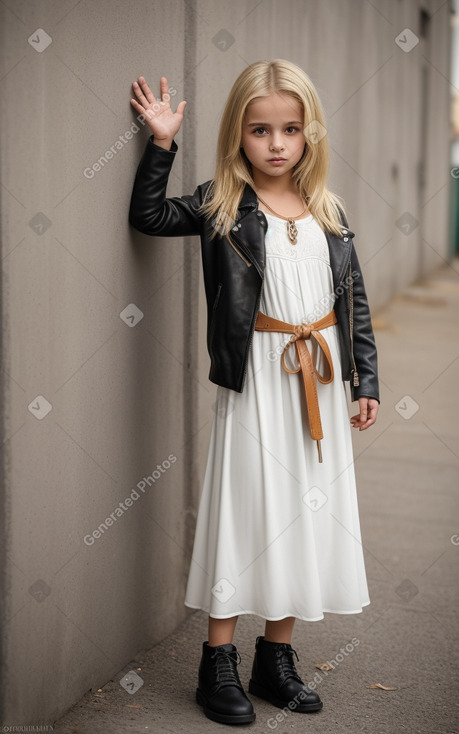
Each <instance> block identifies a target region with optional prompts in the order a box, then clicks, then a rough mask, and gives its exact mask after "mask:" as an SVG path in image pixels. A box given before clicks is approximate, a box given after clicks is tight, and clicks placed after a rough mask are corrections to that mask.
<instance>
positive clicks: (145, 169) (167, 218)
mask: <svg viewBox="0 0 459 734" xmlns="http://www.w3.org/2000/svg"><path fill="white" fill-rule="evenodd" d="M177 150H178V148H177V144H176V143H175V141H173V142H172V146H171V149H170V150H165V149H164V148H161V147H160V146H159V145H156V143H155V142H154V139H153V135H150V137H149V138H148V140H147V145H146V148H145V151H144V153H143V156H142V158H141V159H140V163H139V165H138V167H137V171H136V175H135V179H134V185H133V189H132V194H131V203H130V207H129V223H130V224H131V225H132V226H133V227H134V228H135V229H137V230H138V231H139V232H142V233H143V234H148V235H155V236H157V237H186V236H189V235H196V234H199V233H200V231H201V219H200V216H199V214H198V211H197V210H198V207H199V206H200V205H201V203H202V191H201V186H198V187H197V189H196V190H195V192H194V194H192V195H186V196H174V197H171V198H169V199H167V198H166V190H167V183H168V180H169V174H170V171H171V168H172V164H173V162H174V158H175V154H176V152H177Z"/></svg>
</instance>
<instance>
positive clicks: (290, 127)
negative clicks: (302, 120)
mask: <svg viewBox="0 0 459 734" xmlns="http://www.w3.org/2000/svg"><path fill="white" fill-rule="evenodd" d="M289 130H290V131H291V132H294V133H297V132H298V131H299V128H298V127H295V126H294V125H289V127H288V128H287V132H288V131H289Z"/></svg>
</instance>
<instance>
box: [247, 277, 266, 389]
mask: <svg viewBox="0 0 459 734" xmlns="http://www.w3.org/2000/svg"><path fill="white" fill-rule="evenodd" d="M262 290H263V279H262V281H261V288H260V293H259V294H258V298H257V305H256V307H255V318H254V319H252V333H251V334H250V339H249V344H248V347H247V352H246V355H245V356H246V358H245V367H244V374H243V375H242V387H244V383H245V378H246V375H247V368H248V364H249V353H250V347H251V346H252V341H253V335H254V332H255V322H256V320H257V316H258V310H259V306H260V301H261V293H262Z"/></svg>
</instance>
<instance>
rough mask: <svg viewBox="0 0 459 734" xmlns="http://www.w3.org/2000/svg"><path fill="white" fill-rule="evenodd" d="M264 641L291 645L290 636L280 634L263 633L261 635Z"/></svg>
mask: <svg viewBox="0 0 459 734" xmlns="http://www.w3.org/2000/svg"><path fill="white" fill-rule="evenodd" d="M263 639H264V641H265V642H273V643H277V644H284V645H291V644H292V638H291V637H288V638H287V637H282V636H280V635H265V636H264V637H263Z"/></svg>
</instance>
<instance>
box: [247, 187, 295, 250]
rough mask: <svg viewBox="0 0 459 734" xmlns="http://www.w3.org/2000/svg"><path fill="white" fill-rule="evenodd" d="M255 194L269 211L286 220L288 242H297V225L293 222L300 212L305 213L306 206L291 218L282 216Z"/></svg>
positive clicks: (293, 243)
mask: <svg viewBox="0 0 459 734" xmlns="http://www.w3.org/2000/svg"><path fill="white" fill-rule="evenodd" d="M257 196H258V198H259V200H260V201H261V203H262V204H264V205H265V206H266V207H267V208H268V209H269V211H271V212H272V213H273V214H275V215H276V216H277V217H280V218H281V219H285V220H286V222H287V235H288V238H289V240H290V242H291V243H292V245H296V243H297V237H298V229H297V226H296V224H295V219H299V218H300V217H301V214H304V213H305V211H306V207H304V209H303V211H302V212H301V214H298V216H297V217H295V218H293V217H283V216H282V214H279V213H278V212H275V211H274V209H272V208H271V207H270V206H269V204H267V203H266V201H263V199H262V198H261V196H260V195H259V194H257Z"/></svg>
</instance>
